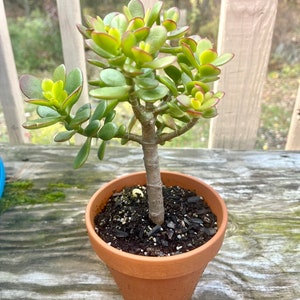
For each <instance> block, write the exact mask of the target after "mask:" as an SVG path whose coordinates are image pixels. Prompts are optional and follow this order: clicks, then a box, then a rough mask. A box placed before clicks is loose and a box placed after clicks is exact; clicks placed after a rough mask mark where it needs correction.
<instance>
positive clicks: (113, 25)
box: [20, 0, 233, 224]
mask: <svg viewBox="0 0 300 300" xmlns="http://www.w3.org/2000/svg"><path fill="white" fill-rule="evenodd" d="M179 16H180V15H179V10H178V8H176V7H173V8H170V9H168V10H165V11H164V10H163V2H162V1H158V2H156V3H155V4H154V5H153V7H152V8H150V9H148V10H147V11H145V9H144V6H143V4H142V2H141V1H140V0H131V1H130V2H129V3H128V5H127V6H125V7H124V8H123V12H122V13H118V12H113V13H109V14H108V15H106V16H105V17H104V18H103V19H102V18H100V17H99V16H97V17H90V16H88V17H86V24H85V26H84V25H77V27H78V29H79V31H80V33H81V34H82V35H83V37H84V39H85V43H86V45H87V47H88V48H89V49H90V50H91V51H93V52H94V53H95V54H96V57H97V59H90V60H88V61H89V63H91V64H92V65H95V66H97V67H98V68H99V76H98V78H96V79H95V80H91V81H90V82H89V84H90V85H91V87H92V88H91V90H90V92H89V95H90V97H91V103H87V104H84V105H82V106H81V107H79V108H76V109H75V108H74V105H75V104H76V103H77V102H78V100H79V98H80V94H81V91H82V86H83V85H82V83H83V78H82V73H81V71H80V70H79V69H78V68H76V69H74V70H72V71H70V72H69V73H67V72H66V69H65V66H64V65H60V66H58V67H57V68H56V69H55V71H54V73H53V77H52V78H51V79H43V80H40V79H38V78H36V77H34V76H31V75H23V76H22V77H21V78H20V86H21V90H22V91H23V93H24V95H25V96H26V97H27V98H29V99H27V100H26V101H27V102H28V103H31V104H34V105H36V106H37V114H38V119H35V120H28V121H27V122H25V124H23V126H24V127H25V128H26V129H38V128H42V127H47V126H50V125H53V124H55V123H62V124H63V125H64V128H65V130H64V131H62V132H59V133H58V134H57V135H56V136H55V137H54V140H55V141H56V142H65V141H68V140H70V139H71V138H72V137H73V136H74V135H75V134H79V135H82V136H84V137H85V138H86V139H85V142H84V143H83V145H82V146H81V148H80V150H79V152H78V154H77V156H76V157H75V160H74V168H79V167H81V166H82V165H83V164H84V163H85V161H86V160H87V158H88V156H89V153H90V149H91V145H92V140H93V139H96V140H100V146H99V148H98V152H97V153H98V157H99V159H100V160H102V159H103V157H104V153H105V149H106V145H107V143H108V142H109V141H110V140H111V139H120V141H121V144H126V143H127V142H128V141H133V142H136V143H138V144H140V145H141V146H142V149H143V153H144V166H145V170H146V174H147V195H148V205H149V217H150V219H151V220H152V221H153V222H154V223H156V224H162V223H163V221H164V204H163V196H162V182H161V178H160V167H159V156H158V145H162V144H164V143H165V142H167V141H170V140H172V139H173V138H175V137H178V136H180V135H182V134H184V133H185V132H187V131H188V130H189V129H191V128H192V127H193V126H195V125H196V124H197V122H198V121H199V119H200V118H206V119H209V118H213V117H215V116H216V115H217V108H216V106H217V104H218V102H219V101H220V99H221V98H222V97H223V96H224V93H223V92H221V91H217V92H214V91H213V90H212V87H211V83H212V82H214V81H216V80H218V79H219V76H220V73H221V70H220V68H219V67H220V66H221V65H223V64H225V63H227V62H228V61H230V60H231V59H232V57H233V54H231V53H225V54H222V55H219V54H218V53H217V51H216V50H215V49H214V47H213V44H212V42H211V41H210V40H208V39H207V38H201V37H199V36H196V35H193V36H189V35H188V32H189V27H188V26H184V27H179V26H178V25H177V24H178V21H179ZM122 102H128V103H129V104H130V107H131V109H132V116H131V118H129V119H128V124H117V122H116V121H115V116H116V110H115V109H116V107H117V106H118V105H119V104H121V103H122ZM138 124H140V125H139V126H140V127H141V130H140V131H136V130H134V128H135V127H136V126H137V125H138Z"/></svg>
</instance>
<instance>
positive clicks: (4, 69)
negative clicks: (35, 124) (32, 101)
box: [0, 0, 28, 144]
mask: <svg viewBox="0 0 300 300" xmlns="http://www.w3.org/2000/svg"><path fill="white" fill-rule="evenodd" d="M0 28H1V33H0V103H1V105H2V109H3V112H4V119H5V123H6V128H7V133H8V137H9V141H10V143H11V144H20V143H25V142H28V137H27V136H26V134H25V130H24V129H23V128H22V126H21V124H22V123H23V122H24V121H25V111H24V104H23V98H22V95H21V92H20V90H19V88H18V85H17V82H18V75H17V70H16V65H15V61H14V55H13V50H12V45H11V41H10V37H9V32H8V27H7V21H6V15H5V9H4V4H3V0H0Z"/></svg>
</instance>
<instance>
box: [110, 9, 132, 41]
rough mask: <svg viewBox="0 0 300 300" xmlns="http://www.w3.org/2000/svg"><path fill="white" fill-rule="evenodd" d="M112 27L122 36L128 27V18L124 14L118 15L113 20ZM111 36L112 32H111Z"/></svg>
mask: <svg viewBox="0 0 300 300" xmlns="http://www.w3.org/2000/svg"><path fill="white" fill-rule="evenodd" d="M110 26H111V27H112V28H114V29H116V30H117V31H118V32H119V34H120V36H121V35H122V34H123V33H124V32H125V31H126V29H127V26H128V21H127V18H126V17H125V16H124V15H123V14H117V15H116V16H115V17H114V18H113V19H112V20H111V24H110ZM110 34H111V32H110Z"/></svg>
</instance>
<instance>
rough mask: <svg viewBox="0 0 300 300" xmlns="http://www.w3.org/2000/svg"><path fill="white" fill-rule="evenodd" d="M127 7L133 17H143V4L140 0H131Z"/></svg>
mask: <svg viewBox="0 0 300 300" xmlns="http://www.w3.org/2000/svg"><path fill="white" fill-rule="evenodd" d="M128 9H129V12H130V14H131V16H132V17H133V18H134V17H141V18H144V15H145V11H144V5H143V3H142V2H141V1H140V0H131V1H130V2H129V3H128Z"/></svg>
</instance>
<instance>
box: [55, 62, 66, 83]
mask: <svg viewBox="0 0 300 300" xmlns="http://www.w3.org/2000/svg"><path fill="white" fill-rule="evenodd" d="M66 73H67V71H66V67H65V66H64V65H59V66H58V67H57V68H56V69H55V70H54V72H53V78H52V80H53V81H54V82H55V81H60V80H61V81H62V82H63V83H65V81H66Z"/></svg>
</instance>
